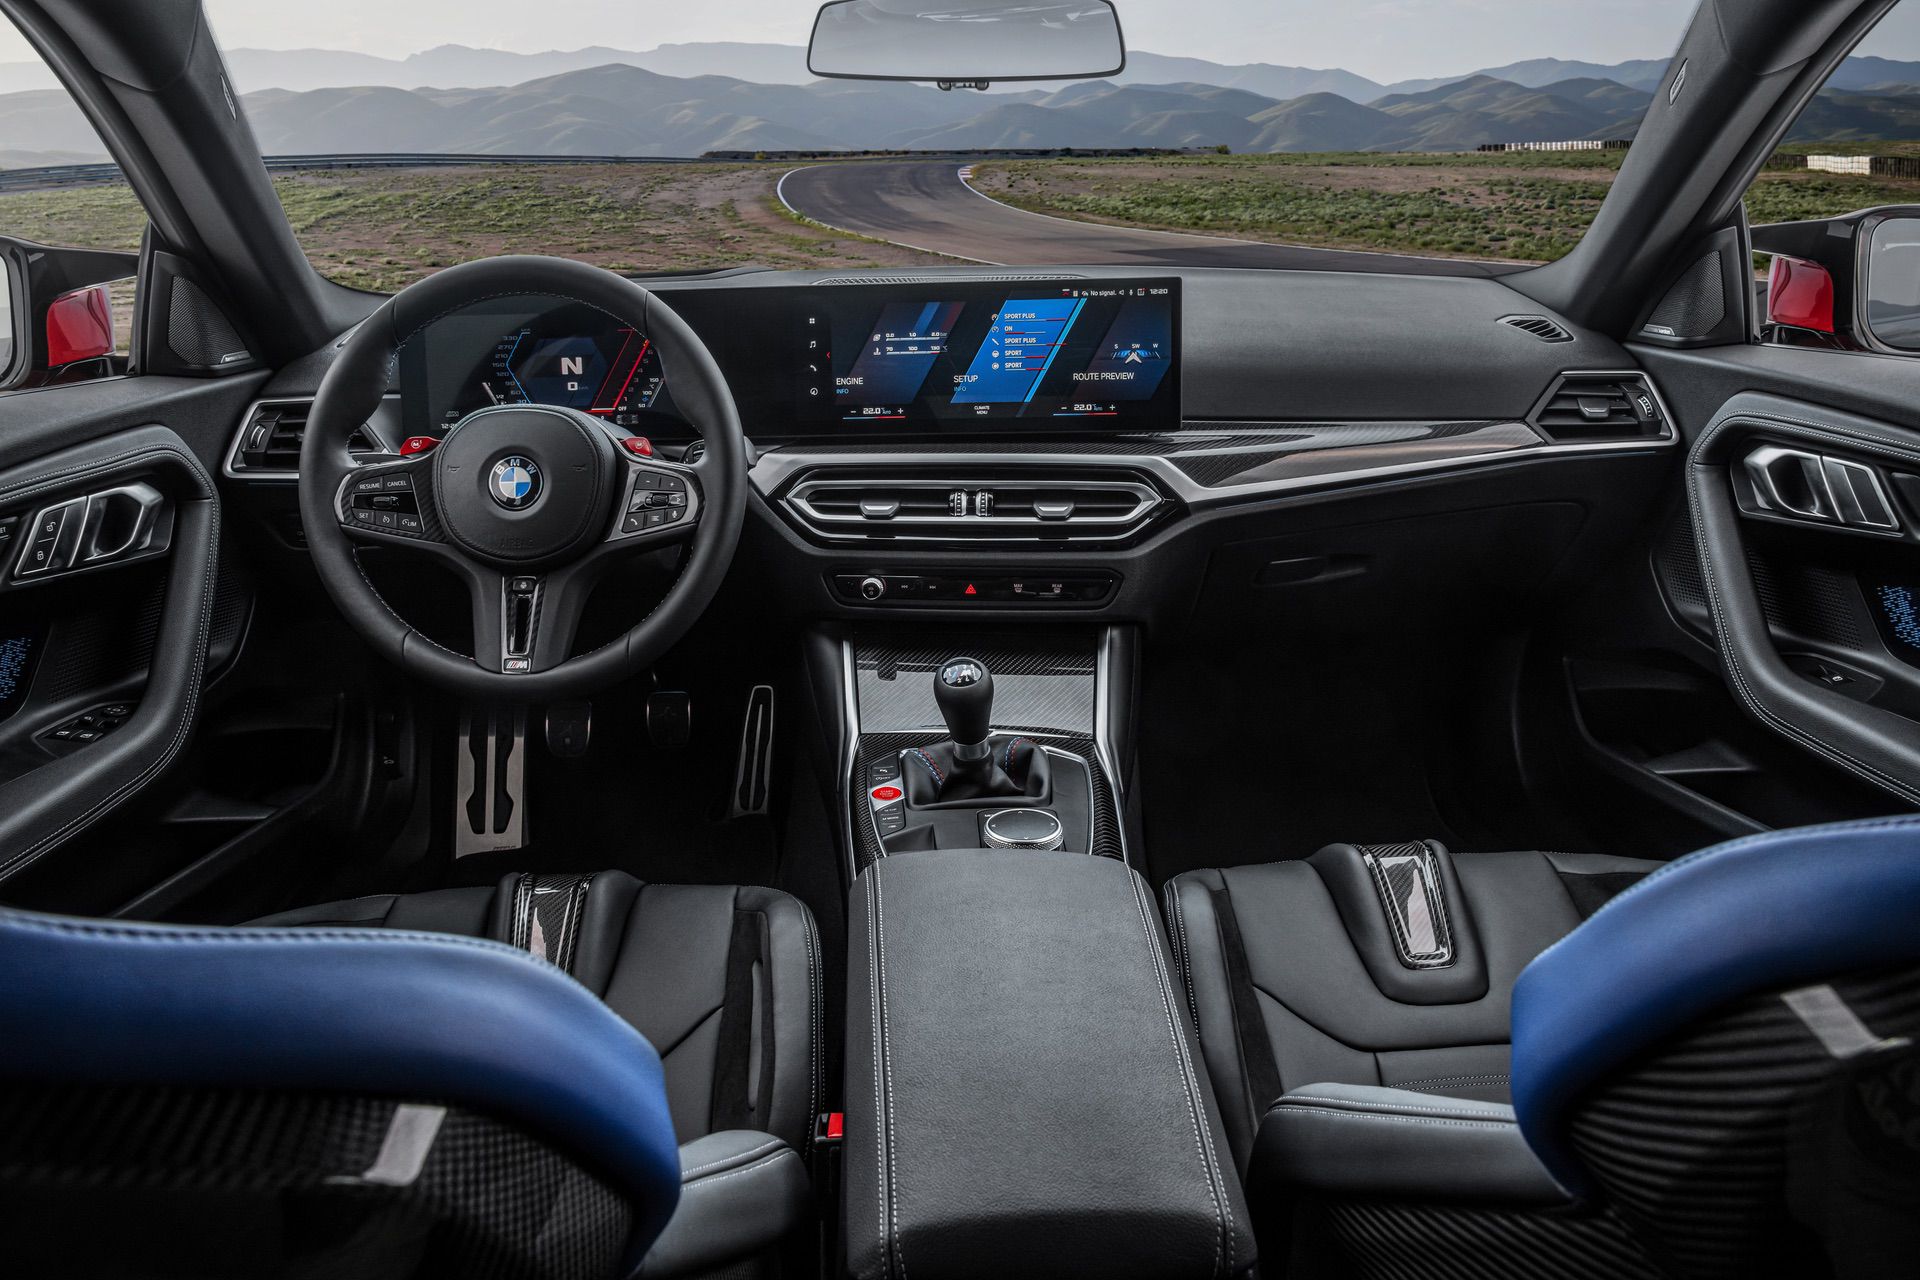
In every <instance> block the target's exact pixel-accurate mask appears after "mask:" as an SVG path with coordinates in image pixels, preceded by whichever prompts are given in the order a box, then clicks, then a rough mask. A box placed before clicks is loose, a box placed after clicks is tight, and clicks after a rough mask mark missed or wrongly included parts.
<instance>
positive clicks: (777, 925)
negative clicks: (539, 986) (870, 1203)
mask: <svg viewBox="0 0 1920 1280" xmlns="http://www.w3.org/2000/svg"><path fill="white" fill-rule="evenodd" d="M254 923H255V924H258V925H277V926H283V927H284V926H300V925H312V926H321V925H355V926H361V927H367V926H384V927H387V928H394V929H410V930H420V931H427V932H433V933H454V934H463V935H466V936H469V937H486V938H492V939H495V940H496V941H501V942H507V943H510V944H512V945H514V946H519V947H523V948H525V949H527V950H530V951H532V952H534V954H536V955H540V956H542V957H543V958H545V959H548V960H550V961H552V962H553V963H555V964H557V965H559V967H561V968H563V969H565V970H566V971H567V972H568V973H570V974H572V975H573V977H574V978H575V979H576V980H578V981H579V982H581V983H582V984H583V985H585V986H586V987H587V988H588V989H589V990H591V991H593V992H594V993H595V994H596V995H598V996H600V998H601V999H603V1000H605V1001H606V1003H607V1005H608V1006H609V1007H610V1008H612V1009H613V1011H614V1012H616V1013H618V1014H619V1015H620V1016H621V1017H623V1018H625V1019H626V1020H627V1021H628V1022H629V1023H631V1024H632V1025H633V1026H634V1027H635V1028H636V1029H637V1030H639V1031H640V1033H641V1034H642V1035H644V1036H646V1038H647V1039H648V1041H649V1042H651V1043H652V1044H653V1046H654V1048H655V1049H656V1050H657V1051H658V1052H659V1054H660V1061H661V1066H662V1068H663V1069H664V1071H665V1074H666V1086H667V1099H668V1105H669V1107H670V1109H671V1112H672V1115H673V1124H674V1131H675V1133H676V1134H677V1136H678V1137H679V1139H680V1141H681V1143H682V1148H681V1165H682V1185H683V1190H682V1197H681V1203H680V1208H679V1209H678V1210H677V1211H676V1213H675V1215H674V1217H673V1219H672V1221H671V1222H669V1223H668V1225H667V1229H666V1231H665V1233H664V1234H663V1235H662V1236H661V1237H660V1239H659V1240H658V1241H656V1242H655V1244H654V1246H653V1250H652V1252H650V1253H649V1254H648V1256H647V1267H646V1274H648V1275H651V1276H665V1275H688V1274H696V1273H698V1272H700V1271H704V1270H708V1269H711V1268H712V1267H714V1266H716V1265H719V1264H722V1263H726V1262H730V1261H733V1260H737V1259H739V1258H742V1257H747V1256H750V1255H751V1254H752V1253H755V1252H758V1251H760V1250H764V1249H765V1248H767V1247H768V1246H769V1245H771V1244H772V1243H774V1242H776V1241H778V1240H779V1239H780V1238H781V1237H782V1235H783V1234H784V1233H785V1232H786V1231H788V1230H791V1229H792V1228H793V1227H795V1226H796V1225H798V1223H799V1222H800V1221H801V1219H802V1217H803V1210H802V1208H801V1205H802V1203H803V1201H804V1199H805V1196H806V1187H807V1177H806V1169H805V1161H804V1156H805V1154H806V1152H807V1149H808V1146H809V1144H810V1142H811V1140H812V1130H813V1117H814V1115H815V1113H816V1112H817V1111H818V1110H819V1107H820V1092H821V1089H822V1088H823V1084H824V1082H823V1081H822V1079H821V1074H822V1071H821V1058H820V1052H821V1045H820V1035H821V1030H820V1019H821V1016H822V1013H821V1003H820V1000H821V997H820V963H819V950H820V943H819V935H818V933H817V932H816V930H815V926H814V922H813V916H812V914H811V913H810V912H809V911H808V910H807V909H806V907H805V906H803V905H802V904H801V903H799V902H798V901H796V900H795V899H793V898H791V897H789V896H788V895H786V894H784V893H779V892H776V891H775V890H772V889H762V888H753V887H735V886H729V885H661V884H646V883H643V882H641V881H639V880H636V879H634V878H633V877H632V876H629V875H626V874H624V873H622V872H617V871H610V872H600V873H597V874H594V875H590V876H589V875H581V876H575V875H567V876H551V875H549V876H535V875H512V876H508V877H507V878H506V879H504V880H502V881H501V882H500V884H499V885H498V886H496V887H494V888H471V889H444V890H437V891H432V892H427V893H415V894H399V895H394V894H384V895H378V896H373V897H366V898H355V899H351V900H349V901H345V902H333V903H327V904H324V905H322V906H316V907H307V908H302V909H300V910H297V911H289V912H285V913H282V914H280V915H276V916H272V917H269V918H267V919H264V920H258V921H255V922H254ZM782 1153H785V1154H784V1155H783V1154H782ZM770 1233H771V1234H770Z"/></svg>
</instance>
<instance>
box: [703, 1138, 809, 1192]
mask: <svg viewBox="0 0 1920 1280" xmlns="http://www.w3.org/2000/svg"><path fill="white" fill-rule="evenodd" d="M781 1156H793V1157H794V1158H795V1159H798V1158H799V1156H798V1154H797V1153H796V1152H795V1151H794V1150H793V1148H792V1147H788V1148H787V1149H786V1150H784V1151H776V1152H774V1153H773V1154H772V1155H770V1156H768V1157H767V1158H766V1159H765V1160H760V1161H756V1162H755V1163H753V1164H750V1165H746V1166H745V1167H743V1168H739V1169H735V1170H734V1171H733V1172H731V1173H720V1174H715V1175H714V1176H713V1177H711V1178H701V1179H698V1180H697V1181H694V1182H691V1183H689V1182H686V1181H685V1180H684V1179H683V1180H682V1185H683V1186H685V1187H687V1188H689V1189H692V1188H695V1187H711V1186H713V1185H714V1184H715V1183H718V1182H725V1181H726V1180H727V1179H728V1178H738V1177H742V1176H744V1175H746V1174H749V1173H758V1172H760V1171H761V1170H762V1169H768V1168H772V1167H773V1166H774V1165H775V1164H778V1163H779V1161H780V1157H781Z"/></svg>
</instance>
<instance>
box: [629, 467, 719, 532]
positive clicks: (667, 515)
mask: <svg viewBox="0 0 1920 1280" xmlns="http://www.w3.org/2000/svg"><path fill="white" fill-rule="evenodd" d="M702 505H703V503H702V498H701V485H700V471H699V468H698V467H697V466H692V467H689V466H683V465H681V464H679V463H675V462H664V461H649V462H629V463H628V464H627V477H626V485H625V488H624V489H623V490H622V499H621V503H620V507H619V510H618V513H617V514H616V517H615V521H614V527H613V532H612V533H610V534H608V535H607V541H608V542H611V543H618V544H620V545H621V546H622V547H657V546H663V545H666V544H669V543H674V542H681V541H684V540H686V539H687V538H690V537H692V536H693V531H694V529H695V528H696V527H697V526H698V525H699V523H700V509H701V506H702Z"/></svg>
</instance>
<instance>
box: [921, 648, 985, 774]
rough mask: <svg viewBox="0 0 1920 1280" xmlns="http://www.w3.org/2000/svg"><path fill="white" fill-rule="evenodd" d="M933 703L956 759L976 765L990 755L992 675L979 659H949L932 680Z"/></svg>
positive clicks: (942, 664)
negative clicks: (949, 739) (950, 738)
mask: <svg viewBox="0 0 1920 1280" xmlns="http://www.w3.org/2000/svg"><path fill="white" fill-rule="evenodd" d="M933 700H934V702H935V703H936V704H938V705H939V707H940V715H941V717H942V718H943V719H945V720H946V722H947V732H948V733H950V734H952V735H953V758H954V759H955V760H956V761H961V762H965V763H969V764H970V763H973V762H974V761H978V760H984V759H986V758H987V756H988V755H989V754H990V748H989V747H988V745H987V738H988V736H989V735H990V734H991V733H992V732H993V675H992V673H990V672H989V671H988V670H987V664H986V663H984V662H982V661H980V660H979V659H978V658H949V659H947V660H946V661H945V662H943V663H941V664H940V669H939V670H938V671H937V672H935V673H934V677H933Z"/></svg>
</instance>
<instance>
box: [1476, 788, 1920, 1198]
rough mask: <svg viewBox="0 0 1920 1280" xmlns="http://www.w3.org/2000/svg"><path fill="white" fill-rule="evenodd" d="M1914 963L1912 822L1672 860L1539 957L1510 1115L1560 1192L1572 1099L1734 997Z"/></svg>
mask: <svg viewBox="0 0 1920 1280" xmlns="http://www.w3.org/2000/svg"><path fill="white" fill-rule="evenodd" d="M1915 963H1920V818H1887V819H1877V820H1874V821H1868V822H1850V823H1837V824H1834V825H1831V826H1821V827H1803V828H1799V829H1797V830H1792V831H1778V832H1770V833H1768V834H1766V835H1759V836H1749V837H1747V838H1745V839H1741V840H1735V841H1731V842H1729V843H1727V844H1721V845H1715V846H1714V847H1712V848H1710V849H1704V850H1701V851H1700V852H1699V853H1694V854H1689V855H1688V856H1686V857H1684V858H1681V859H1679V860H1678V861H1675V862H1672V863H1669V864H1668V865H1667V866H1665V867H1662V868H1661V869H1660V870H1658V871H1656V872H1654V873H1653V874H1651V875H1649V876H1647V877H1646V878H1645V879H1644V880H1642V881H1640V882H1639V883H1638V884H1636V885H1634V886H1633V887H1631V888H1629V889H1627V890H1625V891H1624V892H1622V893H1621V894H1620V895H1619V896H1618V897H1616V898H1614V899H1613V900H1612V901H1611V902H1609V903H1607V904H1606V905H1605V906H1603V907H1601V908H1600V909H1599V910H1598V911H1596V912H1595V913H1594V914H1593V915H1592V916H1591V917H1590V918H1589V919H1588V920H1587V921H1586V922H1585V923H1583V924H1582V925H1581V926H1580V927H1579V928H1577V929H1575V930H1574V931H1573V932H1572V933H1570V934H1568V935H1567V936H1566V937H1565V938H1563V939H1561V940H1560V941H1559V942H1558V943H1555V944H1554V945H1553V946H1551V947H1549V948H1547V950H1546V951H1544V952H1542V953H1541V954H1540V956H1539V957H1538V958H1536V959H1535V960H1534V961H1533V963H1532V964H1530V965H1528V966H1527V968H1526V969H1525V970H1524V971H1523V972H1522V973H1521V974H1520V978H1519V981H1518V982H1516V983H1515V984H1514V989H1513V1065H1512V1076H1513V1106H1514V1111H1515V1113H1516V1115H1517V1116H1518V1118H1519V1121H1520V1127H1521V1131H1522V1132H1523V1133H1524V1134H1525V1135H1526V1138H1527V1141H1528V1143H1529V1144H1530V1145H1531V1146H1532V1147H1533V1149H1534V1151H1535V1152H1536V1153H1538V1154H1539V1156H1540V1158H1541V1160H1542V1161H1543V1162H1545V1164H1546V1165H1547V1168H1548V1169H1549V1170H1550V1171H1551V1172H1552V1173H1553V1175H1554V1177H1555V1178H1556V1179H1558V1180H1559V1182H1560V1184H1561V1185H1562V1186H1565V1187H1567V1188H1569V1189H1570V1190H1578V1191H1583V1192H1584V1191H1589V1190H1591V1186H1592V1183H1591V1179H1590V1178H1588V1177H1587V1175H1586V1173H1585V1171H1584V1170H1583V1169H1582V1167H1581V1165H1580V1162H1579V1160H1578V1158H1577V1157H1576V1156H1575V1155H1574V1152H1573V1148H1572V1146H1571V1144H1570V1143H1569V1141H1568V1137H1567V1121H1568V1117H1569V1115H1570V1113H1571V1111H1572V1109H1573V1108H1574V1106H1575V1105H1576V1103H1577V1101H1578V1099H1579V1097H1580V1095H1581V1094H1582V1093H1583V1092H1584V1091H1586V1090H1587V1089H1589V1088H1590V1087H1592V1086H1593V1085H1595V1084H1596V1083H1598V1082H1599V1081H1600V1080H1601V1079H1603V1078H1604V1077H1605V1076H1607V1075H1608V1074H1609V1073H1611V1072H1612V1071H1614V1070H1615V1069H1617V1068H1618V1067H1620V1066H1621V1065H1623V1064H1624V1063H1626V1062H1627V1061H1628V1060H1630V1059H1631V1058H1633V1057H1634V1056H1635V1055H1637V1054H1639V1053H1641V1052H1642V1051H1644V1050H1646V1049H1648V1048H1650V1047H1652V1046H1654V1045H1656V1044H1658V1043H1660V1042H1661V1041H1663V1040H1665V1039H1667V1038H1669V1037H1671V1036H1673V1035H1675V1034H1676V1033H1678V1032H1680V1031H1682V1030H1683V1029H1684V1028H1686V1027H1687V1026H1689V1025H1690V1024H1692V1023H1694V1022H1696V1021H1698V1020H1700V1019H1701V1018H1703V1017H1705V1016H1707V1015H1710V1014H1711V1013H1713V1012H1714V1011H1715V1010H1716V1009H1718V1008H1720V1007H1722V1006H1724V1005H1727V1004H1728V1003H1730V1002H1732V1001H1735V1000H1738V999H1740V998H1742V997H1744V996H1751V995H1758V994H1762V993H1765V992H1768V991H1779V990H1785V989H1790V988H1794V987H1799V986H1804V985H1808V984H1812V983H1817V982H1821V981H1825V980H1827V979H1831V978H1835V977H1839V976H1842V975H1846V974H1850V973H1860V972H1868V971H1873V970H1880V969H1892V968H1898V967H1901V966H1905V965H1911V964H1915Z"/></svg>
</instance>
